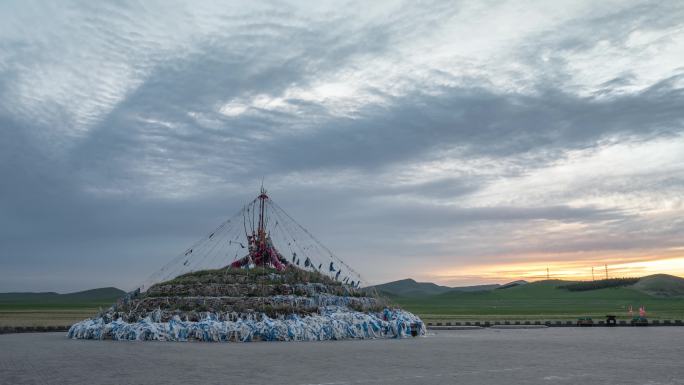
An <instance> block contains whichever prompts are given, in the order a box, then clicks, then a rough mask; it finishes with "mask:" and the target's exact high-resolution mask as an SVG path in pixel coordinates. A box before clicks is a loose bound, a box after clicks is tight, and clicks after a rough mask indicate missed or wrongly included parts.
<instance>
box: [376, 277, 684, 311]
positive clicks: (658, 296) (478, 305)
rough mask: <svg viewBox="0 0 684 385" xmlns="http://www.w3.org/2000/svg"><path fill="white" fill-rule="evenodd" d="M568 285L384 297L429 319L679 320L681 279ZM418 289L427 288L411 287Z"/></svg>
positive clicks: (682, 301)
mask: <svg viewBox="0 0 684 385" xmlns="http://www.w3.org/2000/svg"><path fill="white" fill-rule="evenodd" d="M571 283H573V282H571V281H561V280H545V281H537V282H532V283H525V284H520V283H518V284H515V285H508V284H507V285H496V286H495V287H493V288H489V289H486V290H475V291H473V290H470V291H464V290H458V288H452V289H448V290H447V289H445V288H444V287H443V286H442V287H441V289H439V292H437V293H431V294H422V295H421V294H418V293H419V291H418V290H416V289H414V290H407V291H405V292H403V293H408V294H409V295H405V294H403V293H402V292H397V291H394V292H391V293H388V292H387V291H384V292H385V293H386V295H387V296H388V297H389V298H390V299H391V300H393V301H394V302H395V303H397V304H398V305H400V306H402V307H404V308H406V309H407V310H409V311H412V312H414V313H416V314H419V315H420V316H422V317H424V318H426V319H433V320H434V319H472V320H477V319H479V320H482V319H488V318H492V319H496V318H509V319H573V318H576V317H579V316H585V315H589V316H593V317H597V318H601V317H604V316H605V315H606V314H616V315H619V316H621V317H623V318H626V317H628V309H629V307H630V306H631V307H632V308H633V309H638V307H639V306H645V307H646V309H647V312H648V315H649V317H652V318H673V319H682V318H684V295H683V294H682V293H684V279H682V278H679V277H674V276H668V275H663V274H661V275H655V276H647V277H643V278H641V279H640V280H639V281H638V282H637V283H636V284H633V285H629V286H622V287H608V288H600V289H596V290H585V291H570V290H567V289H565V288H564V286H567V285H568V284H571ZM380 286H382V285H380ZM418 287H431V286H428V285H426V284H422V285H420V284H419V285H418V286H414V288H418ZM389 288H390V289H392V288H393V287H392V286H390V287H389ZM503 288H505V290H503Z"/></svg>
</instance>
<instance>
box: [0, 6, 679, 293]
mask: <svg viewBox="0 0 684 385" xmlns="http://www.w3.org/2000/svg"><path fill="white" fill-rule="evenodd" d="M682 20H684V4H682V3H681V2H678V1H662V2H647V1H617V2H615V1H601V2H596V1H578V0H572V1H553V2H548V1H508V2H506V1H496V2H489V1H464V2H460V1H454V2H445V1H435V2H432V1H421V2H416V1H405V2H402V1H381V2H318V1H316V2H313V1H312V2H288V1H272V2H268V1H265V2H252V1H246V2H232V1H231V2H210V1H203V2H190V1H187V2H181V1H168V0H165V1H152V0H150V1H144V2H127V1H117V2H93V1H60V2H46V1H26V0H21V1H18V0H17V1H2V2H0V291H58V292H68V291H76V290H84V289H89V288H94V287H103V286H116V287H120V288H122V289H126V290H130V289H132V288H134V287H136V285H138V284H139V283H140V282H142V281H143V280H145V279H146V278H147V277H148V276H149V275H150V274H151V273H153V272H154V271H156V270H157V269H158V268H159V267H160V266H162V265H163V264H164V263H166V262H167V261H168V260H169V259H171V258H173V257H174V256H176V255H177V254H178V253H179V252H182V251H183V250H185V249H186V247H188V245H190V244H192V242H193V241H195V240H196V239H198V238H199V237H201V236H203V235H205V234H206V233H207V232H208V231H210V230H211V229H212V228H213V227H215V226H216V225H217V224H218V223H220V222H221V221H223V220H224V219H226V218H228V217H230V216H232V214H234V213H235V212H237V211H238V210H239V209H240V208H241V207H242V205H244V204H245V203H247V202H248V201H250V200H251V199H253V198H254V197H255V196H256V195H257V193H258V189H259V186H260V185H261V181H262V180H263V181H264V185H265V186H266V188H267V189H268V191H269V193H270V196H271V197H272V198H273V200H274V201H276V202H277V203H278V204H279V205H280V206H281V207H283V208H284V209H285V210H287V211H288V212H289V213H290V214H291V215H292V216H293V217H295V218H296V219H297V220H298V221H299V222H300V223H301V224H303V225H304V226H305V227H307V228H308V229H309V230H310V231H311V232H312V233H314V234H315V235H316V237H317V238H318V239H320V240H321V241H322V242H323V243H324V244H326V245H327V246H328V247H329V248H330V249H332V250H334V251H335V253H336V254H337V255H338V256H339V257H341V258H342V259H344V260H345V261H346V262H347V263H348V264H349V265H351V266H353V267H354V268H356V270H357V271H359V272H361V274H362V276H363V277H364V279H365V280H366V281H367V282H368V283H369V284H373V283H382V282H387V281H391V280H397V279H402V278H407V277H412V278H414V279H416V280H419V281H432V282H437V283H440V284H445V285H451V286H459V285H470V284H481V283H491V282H506V281H510V280H515V279H532V280H533V279H542V278H545V277H546V276H547V268H548V271H549V276H550V277H552V278H562V279H591V271H592V268H594V269H595V274H596V275H605V273H606V272H605V267H606V265H608V274H609V276H611V277H617V276H640V275H647V274H653V273H670V274H676V275H682V276H684V108H683V106H684V64H682V63H683V61H682V58H684V24H683V23H682Z"/></svg>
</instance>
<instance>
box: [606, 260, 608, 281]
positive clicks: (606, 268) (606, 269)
mask: <svg viewBox="0 0 684 385" xmlns="http://www.w3.org/2000/svg"><path fill="white" fill-rule="evenodd" d="M606 279H608V264H607V263H606Z"/></svg>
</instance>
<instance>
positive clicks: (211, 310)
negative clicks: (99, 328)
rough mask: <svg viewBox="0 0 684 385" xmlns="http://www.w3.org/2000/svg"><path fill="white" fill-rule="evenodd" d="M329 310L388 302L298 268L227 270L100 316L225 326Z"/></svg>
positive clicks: (125, 302)
mask: <svg viewBox="0 0 684 385" xmlns="http://www.w3.org/2000/svg"><path fill="white" fill-rule="evenodd" d="M323 306H345V307H347V308H349V309H351V310H354V311H358V312H363V313H366V312H381V311H382V310H383V309H384V308H386V307H387V306H388V303H387V301H386V300H384V299H383V298H380V297H379V296H376V295H373V294H372V293H371V292H369V291H367V290H361V289H358V288H355V287H351V286H349V285H345V284H343V283H342V282H339V281H335V280H334V279H332V278H330V277H328V276H327V275H324V274H321V273H319V272H316V271H306V270H302V269H299V268H297V267H294V266H288V267H287V268H286V269H285V270H284V271H277V270H275V269H270V268H261V267H255V268H252V269H235V268H230V267H227V268H222V269H215V270H203V271H197V272H192V273H187V274H183V275H180V276H178V277H176V278H174V279H172V280H169V281H166V282H160V283H158V284H155V285H153V286H152V287H150V288H149V289H148V290H147V291H146V292H145V293H140V292H139V291H135V292H132V293H129V294H128V295H126V296H125V297H123V298H121V299H119V300H118V301H117V303H116V304H114V305H113V306H112V307H111V308H109V309H108V310H106V311H104V312H102V314H100V315H101V316H102V317H103V318H104V319H105V320H115V319H121V320H124V321H126V322H137V321H140V320H142V319H144V318H146V317H150V316H151V317H153V318H154V319H155V320H156V321H158V322H167V321H169V320H170V319H172V318H173V317H174V316H178V317H180V319H181V320H184V321H199V320H201V319H203V318H205V317H206V316H207V315H208V314H212V316H214V317H216V318H217V319H218V320H221V321H223V320H225V321H235V320H238V319H245V318H254V317H258V316H260V315H262V314H265V315H267V316H268V317H270V318H282V317H286V316H288V315H290V314H297V315H299V316H307V315H312V314H316V313H318V310H319V308H320V307H323Z"/></svg>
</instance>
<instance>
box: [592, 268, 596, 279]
mask: <svg viewBox="0 0 684 385" xmlns="http://www.w3.org/2000/svg"><path fill="white" fill-rule="evenodd" d="M591 280H592V281H596V277H595V276H594V266H592V267H591Z"/></svg>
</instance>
